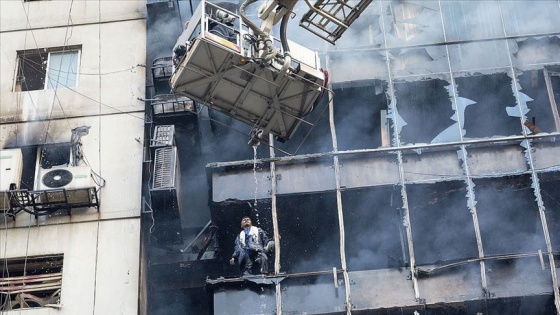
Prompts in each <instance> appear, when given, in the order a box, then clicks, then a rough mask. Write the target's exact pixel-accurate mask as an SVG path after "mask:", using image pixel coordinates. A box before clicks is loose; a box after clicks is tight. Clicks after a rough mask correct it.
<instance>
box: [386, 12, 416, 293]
mask: <svg viewBox="0 0 560 315" xmlns="http://www.w3.org/2000/svg"><path fill="white" fill-rule="evenodd" d="M379 5H380V6H381V11H380V12H381V25H382V30H383V40H384V44H385V47H387V36H386V35H387V30H386V29H385V16H384V14H383V12H384V10H383V6H382V4H381V2H380V3H379ZM385 64H386V66H387V73H388V76H389V85H388V86H389V99H390V100H391V101H390V104H389V108H388V111H389V112H391V115H392V118H393V132H394V140H395V141H394V144H395V146H396V147H400V144H401V143H400V137H399V132H398V131H399V126H398V119H397V115H398V113H397V106H396V101H395V100H396V99H395V87H394V85H393V77H392V75H391V64H390V58H389V51H388V50H386V51H385ZM397 163H398V166H399V184H400V186H401V198H402V202H403V211H404V215H403V218H402V219H403V224H404V225H405V230H406V241H407V243H408V244H407V245H408V256H409V263H410V278H411V280H412V289H413V290H414V298H415V300H416V301H419V300H420V290H419V288H418V278H417V276H416V271H415V268H416V258H415V257H414V246H413V244H412V228H411V226H410V213H409V208H408V195H407V193H406V187H405V185H404V169H403V159H402V152H401V151H400V150H399V151H398V152H397ZM403 258H404V257H403Z"/></svg>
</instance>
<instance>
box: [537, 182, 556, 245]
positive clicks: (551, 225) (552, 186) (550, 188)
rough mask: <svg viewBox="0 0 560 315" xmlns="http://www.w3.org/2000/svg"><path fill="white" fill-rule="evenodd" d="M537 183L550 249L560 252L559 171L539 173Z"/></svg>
mask: <svg viewBox="0 0 560 315" xmlns="http://www.w3.org/2000/svg"><path fill="white" fill-rule="evenodd" d="M538 176H539V184H540V188H541V197H542V201H543V204H544V208H545V215H546V223H547V226H548V233H549V234H550V242H551V243H552V251H554V252H556V253H558V252H560V172H550V173H541V174H539V175H538Z"/></svg>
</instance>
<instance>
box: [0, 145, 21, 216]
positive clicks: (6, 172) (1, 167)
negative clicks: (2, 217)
mask: <svg viewBox="0 0 560 315" xmlns="http://www.w3.org/2000/svg"><path fill="white" fill-rule="evenodd" d="M22 170H23V156H22V154H21V149H7V150H1V151H0V212H6V211H8V210H10V197H9V196H8V192H7V191H8V190H10V188H11V187H10V186H12V188H15V189H19V184H20V182H21V173H22Z"/></svg>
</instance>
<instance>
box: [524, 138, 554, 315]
mask: <svg viewBox="0 0 560 315" xmlns="http://www.w3.org/2000/svg"><path fill="white" fill-rule="evenodd" d="M526 141H527V149H526V150H527V159H528V162H529V166H530V167H531V179H532V181H533V192H534V195H535V197H536V200H537V205H538V207H539V216H540V218H541V224H542V228H543V234H544V240H545V243H546V250H547V252H548V254H547V255H548V262H549V264H550V276H551V278H552V289H553V292H554V305H555V306H556V314H560V290H559V288H558V276H557V274H556V263H555V262H554V255H553V252H552V243H551V242H550V233H549V231H548V223H547V221H546V214H545V212H544V211H545V208H544V203H543V200H542V195H541V187H540V182H539V178H538V176H537V173H536V172H535V165H534V161H533V153H532V150H531V140H526Z"/></svg>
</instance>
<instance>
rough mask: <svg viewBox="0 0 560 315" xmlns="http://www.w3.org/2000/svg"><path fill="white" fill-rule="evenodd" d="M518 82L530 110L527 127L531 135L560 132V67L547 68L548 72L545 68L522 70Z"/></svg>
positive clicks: (521, 94)
mask: <svg viewBox="0 0 560 315" xmlns="http://www.w3.org/2000/svg"><path fill="white" fill-rule="evenodd" d="M547 80H548V81H549V84H547V82H546V81H547ZM518 82H519V85H520V92H519V93H520V96H523V100H524V101H525V102H526V106H527V108H528V111H527V115H526V116H527V117H526V119H527V122H526V123H525V125H526V126H527V128H528V130H529V133H532V134H538V133H542V132H549V133H550V132H555V131H559V129H560V128H558V127H560V117H558V112H559V111H560V109H559V108H558V104H560V66H550V67H546V70H545V69H544V68H541V69H528V70H525V71H521V70H520V74H519V75H518ZM551 97H553V100H551Z"/></svg>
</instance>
